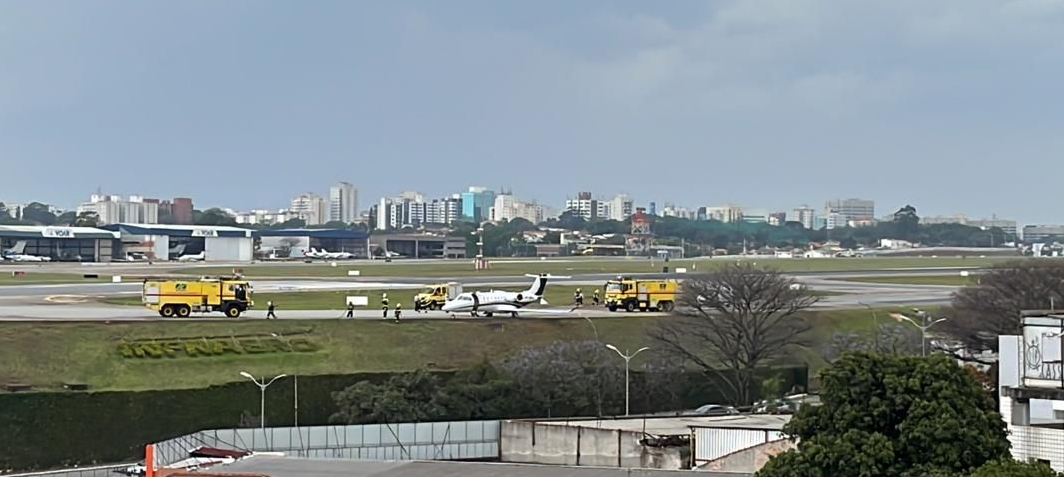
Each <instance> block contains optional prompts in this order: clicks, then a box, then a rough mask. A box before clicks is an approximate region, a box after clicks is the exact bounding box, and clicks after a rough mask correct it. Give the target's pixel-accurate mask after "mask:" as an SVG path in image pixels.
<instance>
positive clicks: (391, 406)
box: [329, 369, 446, 424]
mask: <svg viewBox="0 0 1064 477" xmlns="http://www.w3.org/2000/svg"><path fill="white" fill-rule="evenodd" d="M439 398H440V383H439V380H438V379H437V378H436V376H433V375H432V373H429V372H428V371H426V370H424V369H420V370H417V371H414V372H411V373H404V374H399V375H396V376H392V377H391V378H390V379H388V382H386V383H384V384H373V383H371V382H369V381H362V382H359V383H358V384H355V385H353V386H349V387H347V388H346V389H344V390H343V391H339V392H335V393H333V402H335V403H336V408H337V409H338V410H337V411H336V412H335V413H334V414H333V415H332V416H331V417H330V418H329V420H331V421H332V422H338V423H344V424H361V423H367V422H420V421H427V420H432V419H439V418H441V417H443V416H445V415H446V409H445V408H444V407H443V406H442V405H441V404H440V402H439V401H440V399H439Z"/></svg>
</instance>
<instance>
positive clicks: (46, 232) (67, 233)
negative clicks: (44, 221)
mask: <svg viewBox="0 0 1064 477" xmlns="http://www.w3.org/2000/svg"><path fill="white" fill-rule="evenodd" d="M41 236H42V237H45V238H74V231H73V230H72V229H68V228H66V227H45V228H44V229H43V230H41Z"/></svg>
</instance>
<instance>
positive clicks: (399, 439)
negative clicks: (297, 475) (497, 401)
mask: <svg viewBox="0 0 1064 477" xmlns="http://www.w3.org/2000/svg"><path fill="white" fill-rule="evenodd" d="M500 429H501V422H500V421H498V420H488V421H449V422H419V423H401V424H362V425H348V426H307V427H268V428H266V429H261V428H255V429H219V430H209V431H199V432H196V433H193V434H189V435H185V436H181V437H177V438H174V439H168V440H165V441H162V442H159V443H156V444H155V459H156V465H157V466H160V467H162V466H166V465H170V464H173V463H175V462H179V461H182V460H185V459H187V458H188V457H189V452H190V451H191V450H193V449H196V448H197V447H201V446H202V447H213V448H218V449H227V450H237V451H252V452H283V453H285V454H288V455H293V456H298V457H317V458H334V459H354V460H482V459H496V458H498V457H499V440H500ZM73 477H78V476H73Z"/></svg>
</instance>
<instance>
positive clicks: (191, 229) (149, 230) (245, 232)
mask: <svg viewBox="0 0 1064 477" xmlns="http://www.w3.org/2000/svg"><path fill="white" fill-rule="evenodd" d="M103 228H104V229H107V230H114V231H118V232H121V233H123V234H130V235H168V236H171V237H251V234H252V233H253V232H254V231H253V230H251V229H242V228H239V227H230V226H227V225H169V224H111V225H105V226H104V227H103Z"/></svg>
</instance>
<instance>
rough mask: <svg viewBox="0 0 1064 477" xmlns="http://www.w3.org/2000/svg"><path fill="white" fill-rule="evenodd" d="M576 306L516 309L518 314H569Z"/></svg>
mask: <svg viewBox="0 0 1064 477" xmlns="http://www.w3.org/2000/svg"><path fill="white" fill-rule="evenodd" d="M574 310H576V307H572V308H568V309H566V308H522V309H521V310H519V311H518V314H519V315H568V314H571V313H572V312H573V311H574Z"/></svg>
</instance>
